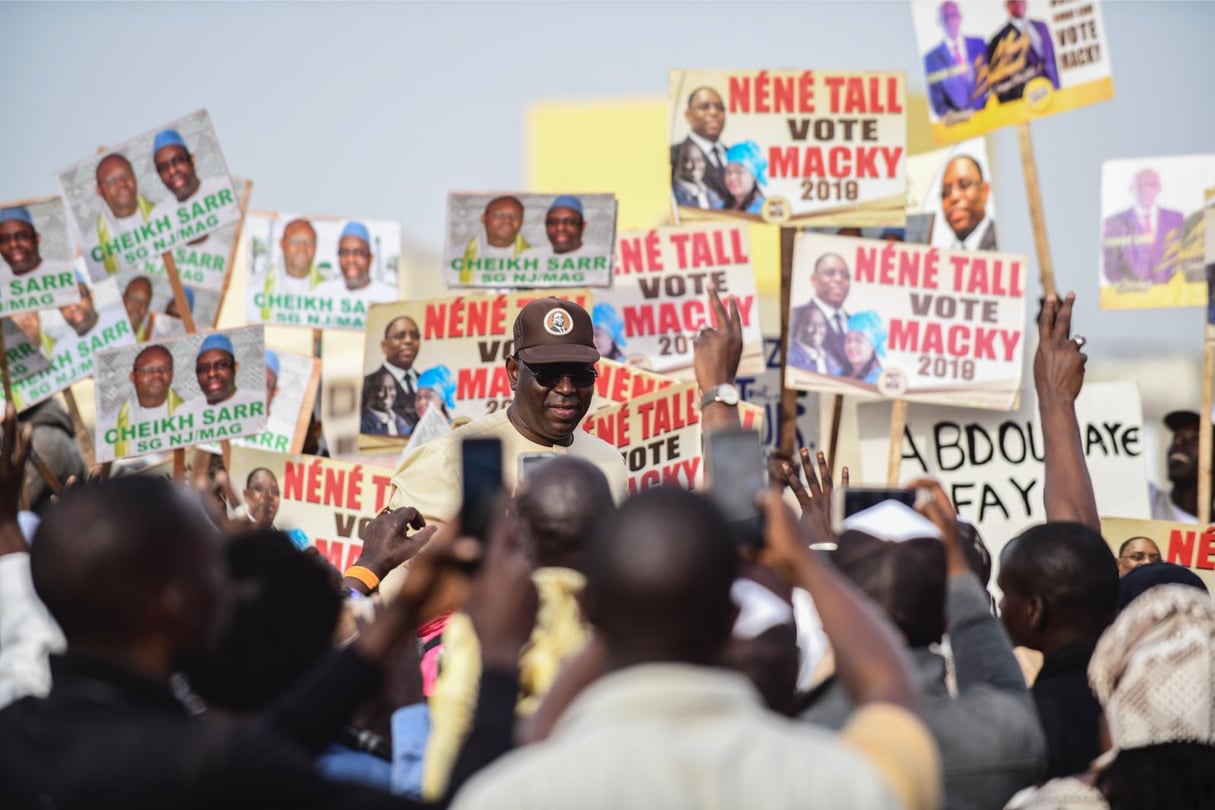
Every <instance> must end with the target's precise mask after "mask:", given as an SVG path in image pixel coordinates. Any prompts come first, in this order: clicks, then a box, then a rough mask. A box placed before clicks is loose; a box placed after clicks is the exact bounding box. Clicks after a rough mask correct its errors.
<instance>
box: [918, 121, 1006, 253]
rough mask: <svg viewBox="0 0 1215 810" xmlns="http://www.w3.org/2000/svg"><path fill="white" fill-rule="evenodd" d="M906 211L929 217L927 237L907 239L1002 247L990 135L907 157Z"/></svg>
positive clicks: (939, 244)
mask: <svg viewBox="0 0 1215 810" xmlns="http://www.w3.org/2000/svg"><path fill="white" fill-rule="evenodd" d="M907 211H908V217H907V218H908V220H912V219H914V218H916V217H917V216H924V217H927V218H928V219H929V221H930V227H929V229H928V231H927V233H926V238H924V239H912V238H908V239H907V240H906V241H908V242H923V243H924V244H929V245H932V246H933V247H939V248H948V249H951V250H999V249H1000V245H999V243H998V241H997V239H996V195H995V194H994V193H993V189H992V182H991V166H990V164H989V163H988V159H987V139H986V138H971V139H970V140H968V141H963V142H962V143H958V144H954V145H953V146H947V147H945V148H943V149H934V150H932V151H931V152H924V153H922V154H919V155H912V156H911V157H909V158H907ZM909 224H910V222H909Z"/></svg>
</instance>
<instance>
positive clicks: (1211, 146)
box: [0, 0, 1215, 356]
mask: <svg viewBox="0 0 1215 810" xmlns="http://www.w3.org/2000/svg"><path fill="white" fill-rule="evenodd" d="M1104 15H1105V22H1106V27H1107V29H1108V41H1109V48H1110V51H1111V58H1112V60H1113V65H1114V80H1115V89H1116V93H1117V97H1116V98H1115V99H1114V100H1113V101H1111V102H1106V103H1103V104H1099V105H1096V106H1093V107H1089V108H1086V109H1083V110H1079V111H1075V112H1071V113H1067V114H1065V115H1060V116H1056V117H1054V118H1050V119H1046V120H1043V121H1040V122H1038V123H1035V124H1034V126H1033V131H1034V141H1035V146H1036V150H1037V156H1038V165H1039V170H1040V173H1041V178H1042V190H1043V194H1044V197H1045V206H1046V212H1047V217H1048V229H1049V232H1050V236H1051V245H1052V250H1053V255H1054V260H1055V266H1056V272H1057V274H1058V276H1059V279H1060V286H1061V287H1063V288H1068V287H1072V288H1076V289H1078V290H1079V291H1080V292H1081V293H1082V294H1083V296H1084V299H1083V301H1082V305H1081V307H1080V312H1079V316H1080V319H1081V323H1082V324H1083V331H1084V332H1085V334H1087V335H1089V340H1090V344H1096V345H1095V347H1094V348H1099V349H1100V351H1102V353H1103V354H1107V355H1109V354H1140V353H1143V352H1145V351H1149V350H1151V351H1161V352H1170V353H1175V352H1185V353H1187V354H1189V353H1192V354H1193V355H1195V356H1197V355H1198V354H1200V342H1201V320H1202V314H1201V312H1200V311H1199V310H1187V311H1181V312H1138V313H1116V314H1115V313H1100V312H1099V311H1098V310H1097V307H1096V300H1095V299H1096V269H1095V262H1096V251H1097V247H1096V246H1097V238H1098V227H1099V225H1098V223H1099V216H1100V213H1099V179H1100V168H1101V161H1102V160H1106V159H1110V158H1117V157H1134V156H1140V155H1153V154H1160V155H1180V154H1189V153H1198V152H1202V151H1204V150H1205V151H1215V137H1213V133H1215V105H1212V104H1211V103H1210V95H1211V91H1210V86H1209V82H1210V78H1211V77H1212V76H1215V49H1212V48H1211V47H1210V37H1211V32H1212V31H1215V3H1209V2H1106V3H1105V4H1104ZM0 26H2V27H3V28H4V29H5V30H6V31H7V32H9V35H8V36H6V37H5V46H4V48H3V50H2V51H0V67H2V68H3V71H4V73H5V75H7V76H8V77H9V79H8V81H6V82H5V88H4V91H3V100H4V102H5V103H4V109H5V115H4V124H5V125H4V127H3V128H2V130H0V145H2V146H3V147H4V149H3V153H4V154H5V155H7V156H8V160H6V161H5V164H4V167H3V169H2V170H0V180H2V183H0V199H15V198H19V197H25V196H32V195H38V194H47V193H51V192H53V191H54V188H55V186H54V182H53V172H54V171H55V170H57V169H60V168H63V167H65V166H67V165H69V164H71V163H73V162H75V161H76V160H78V159H80V158H81V157H83V156H85V155H87V154H89V153H90V152H91V151H92V150H94V149H96V148H97V147H98V146H100V145H102V144H105V143H111V142H116V141H121V140H123V139H125V138H128V137H130V136H131V135H134V134H137V133H139V132H141V131H144V130H147V129H150V128H152V127H154V126H156V125H157V124H160V123H162V122H164V121H167V120H169V119H172V118H175V117H177V116H180V115H182V114H183V113H186V112H189V111H191V110H194V109H197V108H199V107H206V108H208V109H209V110H210V112H211V116H212V119H213V121H214V123H215V126H216V129H217V131H218V133H219V136H220V138H221V141H222V143H223V145H224V151H225V153H226V156H227V158H228V161H229V165H230V167H231V169H232V171H234V172H236V173H238V174H242V175H245V176H249V177H251V178H253V179H254V180H255V182H256V187H255V191H254V200H253V205H254V207H256V208H260V209H272V210H273V209H283V210H297V211H314V212H318V213H324V212H328V213H334V214H343V213H347V212H350V213H354V212H358V213H360V214H361V215H363V216H366V217H368V218H383V219H398V220H400V221H401V222H402V223H403V225H404V235H405V239H406V241H407V242H409V243H412V244H414V245H416V246H418V247H419V248H421V249H423V250H425V251H427V252H431V253H436V254H437V252H438V251H439V249H440V246H441V244H442V237H443V234H442V232H443V218H444V199H445V195H446V193H447V191H448V189H452V188H462V189H464V188H515V187H519V186H521V185H522V183H523V175H524V166H523V151H524V150H523V137H524V132H523V127H524V115H525V111H526V109H527V107H528V106H529V105H530V104H532V103H535V102H539V101H548V100H554V99H564V98H570V99H575V98H576V99H595V98H621V97H630V96H649V97H658V96H663V95H665V92H666V81H667V69H668V68H670V67H673V66H685V67H752V66H756V67H759V66H767V67H775V66H784V67H831V68H857V69H886V70H889V69H893V70H906V71H907V73H908V77H909V82H910V86H911V88H912V89H913V90H918V91H920V92H922V91H923V75H922V72H921V62H920V54H919V49H918V48H917V46H916V43H915V41H914V36H913V34H912V28H911V18H910V11H909V9H908V6H907V4H906V3H904V2H859V1H856V0H854V2H797V3H792V2H790V3H764V2H719V3H709V2H699V3H671V2H668V3H662V2H645V3H641V2H605V3H591V2H566V3H557V2H552V3H514V2H498V3H455V2H447V3H367V4H362V3H333V2H324V3H205V4H203V3H107V2H98V3H33V4H19V3H4V4H0ZM994 143H995V154H996V161H995V173H996V175H997V177H998V178H999V179H1000V183H999V187H998V189H997V192H996V193H997V195H998V199H999V207H1000V241H1001V247H1002V248H1005V249H1008V250H1013V251H1019V252H1025V253H1028V254H1031V255H1032V254H1033V241H1032V237H1031V233H1030V227H1029V217H1028V212H1027V210H1026V203H1025V193H1024V186H1023V184H1022V182H1021V172H1020V165H1019V160H1018V152H1017V140H1016V135H1015V132H1013V131H1011V130H1008V131H1004V132H1001V133H999V134H997V135H996V136H995V138H994ZM659 148H662V147H659ZM593 157H594V156H593V155H588V159H593Z"/></svg>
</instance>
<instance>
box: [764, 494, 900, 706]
mask: <svg viewBox="0 0 1215 810" xmlns="http://www.w3.org/2000/svg"><path fill="white" fill-rule="evenodd" d="M760 497H761V498H762V501H763V509H764V520H765V524H764V541H765V544H766V545H765V547H764V550H763V553H762V554H761V556H760V561H761V562H764V563H766V564H768V565H771V566H772V567H774V568H776V569H777V570H778V571H780V572H782V573H783V574H784V575H785V576H786V577H787V578H788V579H789V580H790V581H791V582H792V583H793V584H795V585H798V586H800V587H802V588H805V589H806V590H807V591H809V592H810V596H811V597H812V598H813V599H814V605H815V607H816V608H817V609H818V614H819V618H821V619H822V622H823V631H824V632H825V633H826V634H827V637H828V638H830V639H831V646H832V649H833V650H834V651H835V664H836V673H837V674H838V676H839V679H840V682H841V683H842V684H843V686H844V688H845V689H846V690H847V691H848V694H849V696H850V697H851V698H852V699H853V701H854V702H855V703H856V704H857V706H860V705H861V704H864V703H871V702H883V703H893V704H896V705H899V706H902V707H904V708H906V709H909V710H910V711H913V712H917V713H918V711H919V694H918V692H917V691H916V688H915V685H914V683H913V681H912V678H911V671H910V664H909V661H908V658H907V656H906V654H905V653H904V652H903V649H902V643H901V642H900V641H899V639H898V637H897V635H896V634H895V631H894V629H893V628H892V627H891V626H890V624H889V622H888V621H887V620H886V618H885V617H884V616H883V615H882V613H881V611H880V610H879V609H878V607H877V606H876V605H874V604H873V603H872V602H871V601H869V599H867V598H866V597H865V596H864V594H862V593H861V592H860V591H858V590H857V589H856V587H855V586H853V585H852V584H851V583H850V582H848V581H847V580H846V579H844V578H843V577H842V576H840V575H839V574H838V573H836V571H835V570H834V569H833V568H832V567H831V565H830V564H829V563H827V562H825V561H824V560H823V559H821V558H820V557H819V556H818V554H817V553H816V552H813V551H811V550H810V549H809V548H808V545H809V542H810V540H809V538H808V537H806V536H805V535H804V534H803V533H802V532H801V531H800V530H799V528H798V525H797V521H796V520H794V517H793V512H792V511H791V510H790V509H789V507H788V506H786V505H785V503H784V501H783V500H782V499H781V496H780V489H779V488H777V487H770V488H768V489H767V490H765V491H764V492H763V494H762V495H761V496H760Z"/></svg>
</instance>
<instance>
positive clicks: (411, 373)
mask: <svg viewBox="0 0 1215 810" xmlns="http://www.w3.org/2000/svg"><path fill="white" fill-rule="evenodd" d="M381 367H382V368H383V369H385V370H386V371H387V372H388V373H389V374H391V375H392V378H393V379H394V380H396V381H397V382H398V383H400V385H401V388H402V389H403V390H404V391H406V392H408V391H409V386H408V385H406V384H405V378H406V377H408V378H409V381H410V382H411V383H413V392H414V393H415V394H416V393H417V392H418V372H417V371H416V370H414V369H412V368H409V369H404V368H401V367H399V366H394V365H393V364H392V363H389V362H388V361H387V360H385V361H384V362H383V364H382V366H381Z"/></svg>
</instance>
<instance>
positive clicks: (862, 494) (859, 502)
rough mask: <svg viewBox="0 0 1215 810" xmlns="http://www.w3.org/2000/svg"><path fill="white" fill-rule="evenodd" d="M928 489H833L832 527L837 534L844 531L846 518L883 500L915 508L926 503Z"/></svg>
mask: <svg viewBox="0 0 1215 810" xmlns="http://www.w3.org/2000/svg"><path fill="white" fill-rule="evenodd" d="M927 496H928V491H927V490H924V489H898V488H893V489H889V488H878V487H846V488H840V489H833V490H832V491H831V529H832V531H834V532H835V533H836V534H840V533H841V532H843V530H844V528H843V525H844V519H845V518H847V517H850V516H852V515H855V514H856V513H857V512H864V511H865V510H866V509H868V508H869V507H871V506H877V505H878V504H879V503H881V502H882V501H898V502H899V503H902V504H906V505H907V506H909V507H911V508H912V509H915V508H916V507H917V506H919V505H921V504H923V503H924V500H925V498H926V497H927Z"/></svg>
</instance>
